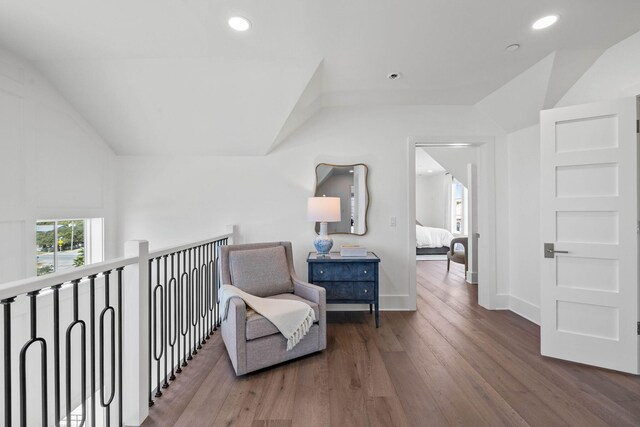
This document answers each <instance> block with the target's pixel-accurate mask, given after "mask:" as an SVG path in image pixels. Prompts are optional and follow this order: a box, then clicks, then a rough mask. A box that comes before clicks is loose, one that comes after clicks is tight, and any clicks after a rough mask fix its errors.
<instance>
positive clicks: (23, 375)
mask: <svg viewBox="0 0 640 427" xmlns="http://www.w3.org/2000/svg"><path fill="white" fill-rule="evenodd" d="M39 293H40V291H33V292H29V293H28V294H27V296H28V297H29V317H30V319H31V320H30V329H31V339H30V340H29V341H27V342H26V343H25V345H24V346H23V347H22V350H20V425H21V426H24V427H26V426H27V366H26V363H27V361H26V358H27V350H29V347H31V345H32V344H35V343H40V350H41V354H40V375H41V379H42V381H41V383H40V386H41V387H42V389H41V397H40V399H41V405H42V406H41V411H42V425H43V427H46V426H47V425H48V424H47V418H48V413H47V412H48V408H47V403H48V402H47V342H46V341H45V340H44V339H43V338H41V337H38V336H37V322H38V317H37V307H36V298H37V296H38V294H39Z"/></svg>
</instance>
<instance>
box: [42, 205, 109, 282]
mask: <svg viewBox="0 0 640 427" xmlns="http://www.w3.org/2000/svg"><path fill="white" fill-rule="evenodd" d="M102 223H103V220H102V218H82V219H60V220H39V221H36V274H37V275H38V276H43V275H45V274H49V273H55V272H60V271H65V270H69V269H72V268H76V267H81V266H83V265H87V264H92V263H95V262H100V261H102V260H103V242H102V240H103V239H102V236H103V233H102V229H103V226H102Z"/></svg>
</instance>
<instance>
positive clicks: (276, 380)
mask: <svg viewBox="0 0 640 427" xmlns="http://www.w3.org/2000/svg"><path fill="white" fill-rule="evenodd" d="M265 383H266V386H265V389H264V392H263V394H262V398H261V399H260V402H259V404H258V409H257V411H256V415H255V419H256V420H291V419H292V418H293V405H294V398H295V393H296V386H297V383H298V364H297V363H287V364H284V365H281V366H277V367H275V368H274V369H271V370H270V371H268V372H267V377H266V378H265Z"/></svg>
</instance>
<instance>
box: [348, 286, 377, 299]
mask: <svg viewBox="0 0 640 427" xmlns="http://www.w3.org/2000/svg"><path fill="white" fill-rule="evenodd" d="M374 290H375V283H374V282H356V283H354V284H353V299H357V300H363V301H369V300H373V298H374Z"/></svg>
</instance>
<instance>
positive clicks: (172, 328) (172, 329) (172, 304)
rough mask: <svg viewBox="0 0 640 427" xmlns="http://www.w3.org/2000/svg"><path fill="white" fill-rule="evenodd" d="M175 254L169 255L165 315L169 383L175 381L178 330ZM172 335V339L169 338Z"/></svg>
mask: <svg viewBox="0 0 640 427" xmlns="http://www.w3.org/2000/svg"><path fill="white" fill-rule="evenodd" d="M174 257H175V253H172V254H171V280H169V298H168V302H167V305H168V307H169V312H168V313H167V316H168V317H167V328H168V330H169V345H170V346H171V376H170V377H169V379H170V380H171V381H173V380H175V379H176V375H175V372H174V369H175V362H174V356H175V345H176V342H178V329H177V325H178V306H177V304H176V301H177V299H178V298H177V297H178V283H177V280H176V276H175V274H174V271H175V270H174V267H175V264H174V261H175V258H174ZM172 290H173V297H172V296H171V295H172V292H171V291H172ZM171 314H173V316H171ZM172 317H173V322H172V320H171V319H172ZM172 333H173V338H172V337H171V336H172V335H171V334H172ZM178 355H180V350H178ZM178 366H180V360H178Z"/></svg>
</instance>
